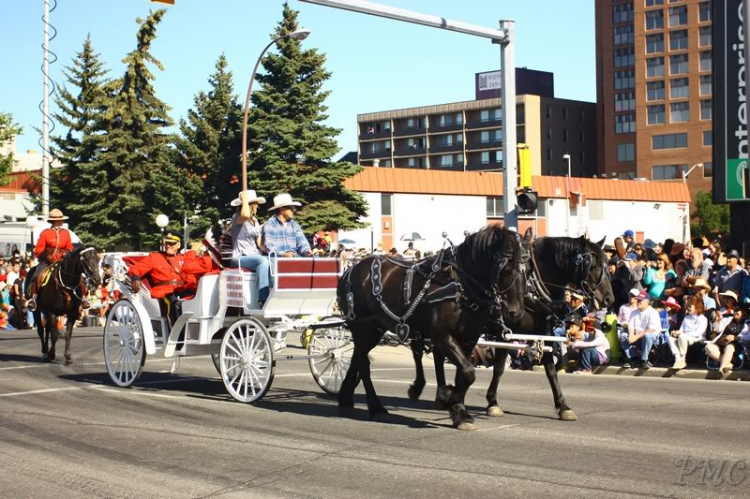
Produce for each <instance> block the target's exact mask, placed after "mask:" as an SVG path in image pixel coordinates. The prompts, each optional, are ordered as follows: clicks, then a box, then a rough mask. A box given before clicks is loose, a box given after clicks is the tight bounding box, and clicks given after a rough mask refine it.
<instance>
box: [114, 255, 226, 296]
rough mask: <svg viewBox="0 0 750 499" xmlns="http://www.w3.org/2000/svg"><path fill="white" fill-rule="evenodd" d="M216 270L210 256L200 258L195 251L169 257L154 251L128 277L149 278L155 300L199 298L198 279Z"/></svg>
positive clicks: (135, 266) (131, 269)
mask: <svg viewBox="0 0 750 499" xmlns="http://www.w3.org/2000/svg"><path fill="white" fill-rule="evenodd" d="M212 269H213V261H212V260H211V257H209V256H208V255H204V256H202V257H199V256H198V255H196V253H195V251H188V252H187V253H185V254H184V255H174V256H168V255H166V254H164V253H161V252H157V251H154V252H153V253H150V254H149V255H148V256H147V257H145V258H143V259H142V260H140V261H139V262H138V263H136V264H135V265H133V266H132V267H131V268H130V270H128V274H129V275H130V277H131V278H132V277H133V276H138V277H145V276H147V275H148V276H149V281H150V283H151V297H152V298H164V297H165V296H167V295H171V294H172V293H175V292H181V293H183V294H195V292H196V290H197V289H198V278H199V277H200V276H202V275H204V274H207V273H208V272H210V271H211V270H212Z"/></svg>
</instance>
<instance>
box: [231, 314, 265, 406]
mask: <svg viewBox="0 0 750 499" xmlns="http://www.w3.org/2000/svg"><path fill="white" fill-rule="evenodd" d="M272 345H273V341H272V340H271V337H270V336H269V335H268V332H267V331H266V328H265V327H264V326H263V324H261V323H260V322H258V321H257V320H255V319H251V318H249V319H240V320H238V321H237V322H235V323H234V324H232V325H231V326H230V327H229V329H227V332H226V334H225V335H224V339H223V340H222V341H221V350H220V352H219V365H220V367H221V379H222V381H223V382H224V386H225V387H226V389H227V392H229V395H231V396H232V398H234V399H235V400H237V401H239V402H244V403H254V402H257V401H258V400H260V399H261V398H263V395H265V394H266V392H267V391H268V389H269V388H271V383H273V374H274V373H273V369H274V367H275V365H274V360H273V346H272Z"/></svg>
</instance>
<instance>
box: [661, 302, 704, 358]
mask: <svg viewBox="0 0 750 499" xmlns="http://www.w3.org/2000/svg"><path fill="white" fill-rule="evenodd" d="M707 329H708V319H706V316H705V315H703V300H702V299H701V298H699V297H697V296H694V297H693V298H692V299H691V300H690V306H689V307H688V309H687V315H685V318H684V319H683V320H682V324H681V325H680V327H679V329H672V330H671V331H670V333H669V348H670V350H672V354H674V359H675V360H674V365H672V369H685V367H686V366H687V364H686V363H685V355H686V354H687V349H688V347H689V346H690V345H692V344H693V343H698V342H701V341H705V339H706V330H707Z"/></svg>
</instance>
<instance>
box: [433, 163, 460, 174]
mask: <svg viewBox="0 0 750 499" xmlns="http://www.w3.org/2000/svg"><path fill="white" fill-rule="evenodd" d="M430 170H438V171H439V170H447V171H453V172H462V171H464V164H463V163H454V164H452V165H451V166H439V165H430Z"/></svg>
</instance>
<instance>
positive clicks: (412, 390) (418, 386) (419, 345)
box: [408, 338, 427, 400]
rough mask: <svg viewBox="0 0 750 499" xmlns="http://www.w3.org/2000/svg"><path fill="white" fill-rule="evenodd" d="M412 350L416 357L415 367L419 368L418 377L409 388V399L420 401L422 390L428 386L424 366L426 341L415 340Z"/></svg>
mask: <svg viewBox="0 0 750 499" xmlns="http://www.w3.org/2000/svg"><path fill="white" fill-rule="evenodd" d="M409 347H410V348H411V355H412V357H414V367H416V368H417V377H416V379H415V380H414V382H413V383H412V384H411V385H410V386H409V392H408V393H409V398H410V399H411V400H419V396H420V395H422V390H424V386H425V385H426V384H427V381H426V380H425V378H424V366H423V365H422V357H424V340H423V339H422V338H420V339H414V340H411V343H410V344H409Z"/></svg>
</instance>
